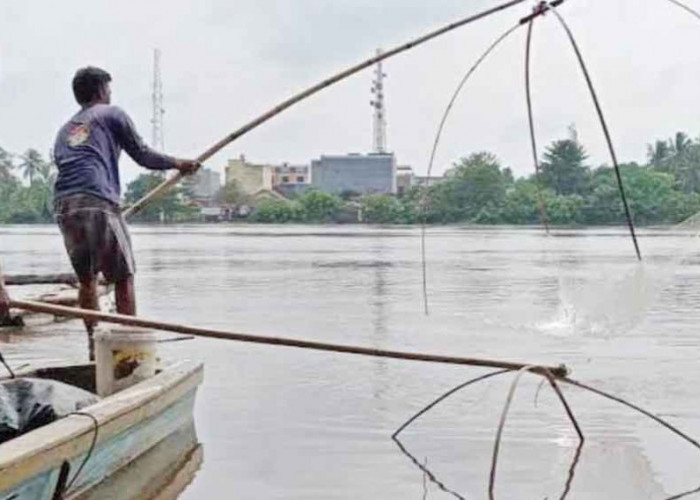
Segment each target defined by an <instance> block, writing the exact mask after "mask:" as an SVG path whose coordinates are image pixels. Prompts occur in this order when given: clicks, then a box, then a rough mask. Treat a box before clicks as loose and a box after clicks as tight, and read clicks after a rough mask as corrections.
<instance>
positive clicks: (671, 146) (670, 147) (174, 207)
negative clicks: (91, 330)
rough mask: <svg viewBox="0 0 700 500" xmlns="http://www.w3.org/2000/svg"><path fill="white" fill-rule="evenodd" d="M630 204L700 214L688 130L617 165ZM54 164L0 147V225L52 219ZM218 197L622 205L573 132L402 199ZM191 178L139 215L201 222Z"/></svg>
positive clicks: (610, 218) (346, 218)
mask: <svg viewBox="0 0 700 500" xmlns="http://www.w3.org/2000/svg"><path fill="white" fill-rule="evenodd" d="M620 172H621V176H622V180H623V184H624V187H625V192H626V195H627V200H628V202H629V205H630V209H631V212H632V215H633V218H634V221H635V222H636V223H637V224H674V223H678V222H680V221H682V220H684V219H685V218H687V217H689V216H690V215H693V214H695V213H697V212H699V211H700V139H697V140H693V139H691V138H690V137H689V136H688V135H687V134H685V133H683V132H678V133H676V134H675V135H674V136H673V137H671V138H669V139H664V140H656V141H655V142H654V143H652V144H649V145H648V147H647V161H646V163H645V164H643V165H640V164H637V163H634V162H631V163H623V164H621V165H620ZM55 176H56V169H55V166H54V165H53V163H52V162H51V161H50V160H46V159H44V158H43V157H42V156H41V154H40V153H38V152H37V151H36V150H33V149H30V150H28V151H27V152H25V153H24V154H22V155H12V154H10V153H8V152H7V151H5V150H3V149H2V148H0V223H28V222H48V221H50V220H51V218H52V198H51V197H52V190H53V189H52V186H53V182H54V180H55ZM162 179H163V177H162V174H158V173H147V174H142V175H140V176H139V177H137V178H136V179H135V180H134V181H132V182H131V183H129V184H128V185H127V189H126V192H125V195H124V203H125V204H129V203H133V202H135V201H136V200H138V199H139V198H140V197H141V196H143V195H144V194H146V193H147V192H149V191H150V190H151V189H152V188H153V187H155V186H156V185H157V184H159V183H160V182H161V181H162ZM217 201H218V202H220V203H223V204H227V205H231V206H236V205H241V204H251V205H253V206H252V211H251V212H250V214H249V215H248V216H247V220H250V221H252V222H261V223H287V222H296V223H325V222H357V221H358V220H359V221H361V222H366V223H381V224H415V223H419V222H421V221H423V220H425V221H426V222H427V223H430V224H451V223H475V224H538V223H541V222H542V221H543V219H546V220H547V221H548V223H550V224H554V225H572V224H586V225H599V224H621V223H623V222H624V215H623V206H622V203H621V200H620V193H619V190H618V186H617V180H616V175H615V171H614V169H613V168H611V166H609V165H601V166H598V167H595V168H593V167H591V166H590V165H589V164H588V154H587V153H586V150H585V147H584V146H583V145H582V144H581V143H580V142H579V141H578V139H577V138H576V136H575V134H572V136H571V137H569V138H566V139H561V140H556V141H554V142H552V143H551V144H550V145H549V146H548V147H547V148H546V149H545V152H544V154H543V155H542V158H541V161H540V168H539V175H536V174H532V175H529V176H525V177H521V178H515V177H514V175H513V172H512V170H511V169H510V168H508V167H507V166H504V165H503V164H502V162H501V161H500V160H499V159H498V157H497V156H496V155H494V154H492V153H489V152H477V153H472V154H470V155H468V156H466V157H463V158H461V159H459V160H458V161H456V162H455V163H454V165H453V166H452V168H451V169H449V170H448V171H447V172H446V174H445V176H444V178H442V179H438V180H436V181H435V182H433V183H432V185H429V186H415V187H412V188H410V189H408V190H407V191H405V192H404V193H402V194H401V195H399V196H394V195H381V194H376V195H365V196H358V195H354V194H353V193H344V194H343V195H342V196H336V195H332V194H329V193H324V192H320V191H315V190H311V191H307V192H305V193H304V194H301V195H299V196H297V197H296V198H294V199H291V200H277V199H265V200H261V201H258V202H256V203H255V204H252V203H251V202H250V201H249V200H248V199H247V197H246V196H245V195H244V194H243V193H242V191H241V190H240V189H239V187H238V186H237V185H236V183H235V182H232V183H230V184H228V185H226V186H224V187H223V188H222V189H221V191H220V193H219V194H218V196H217ZM197 213H198V210H197V208H196V207H194V206H193V204H192V203H191V201H190V199H189V196H188V189H187V185H185V186H183V187H179V188H177V189H174V190H172V191H170V192H169V193H167V194H166V195H165V196H163V197H162V198H160V199H158V200H157V201H156V202H154V203H153V204H151V205H149V206H147V207H146V209H145V210H144V211H143V212H142V213H140V214H139V219H140V220H142V221H172V222H184V221H191V220H196V219H197Z"/></svg>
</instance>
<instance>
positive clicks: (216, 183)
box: [183, 168, 221, 203]
mask: <svg viewBox="0 0 700 500" xmlns="http://www.w3.org/2000/svg"><path fill="white" fill-rule="evenodd" d="M183 185H184V187H185V190H186V192H187V194H188V195H189V197H190V198H191V199H193V200H195V201H198V202H201V203H209V202H211V201H212V200H213V199H214V197H215V196H216V193H218V192H219V189H220V188H221V174H220V173H219V172H214V171H213V170H211V169H209V168H202V169H200V170H199V171H198V172H197V173H195V174H194V175H192V176H189V177H186V178H185V180H184V182H183Z"/></svg>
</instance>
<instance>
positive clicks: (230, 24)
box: [0, 0, 700, 181]
mask: <svg viewBox="0 0 700 500" xmlns="http://www.w3.org/2000/svg"><path fill="white" fill-rule="evenodd" d="M501 1H502V0H460V1H457V0H422V1H417V0H372V1H370V0H235V1H231V0H168V1H148V2H145V1H132V0H121V1H118V2H115V1H113V0H67V1H62V2H57V1H55V0H23V1H21V2H20V1H10V0H0V146H2V147H3V148H5V149H8V150H10V151H13V152H21V151H23V150H25V149H27V148H30V147H33V148H37V149H39V150H40V151H42V152H48V150H49V149H50V148H51V146H52V143H53V138H54V135H55V132H56V130H57V129H58V128H59V127H60V125H62V123H63V122H64V121H65V120H66V119H68V118H69V117H70V116H71V115H72V114H73V113H74V112H75V110H76V105H75V103H74V101H73V97H72V94H71V91H70V80H71V78H72V76H73V73H74V72H75V70H76V69H77V68H78V67H80V66H85V65H88V64H91V65H98V66H101V67H103V68H105V69H106V70H108V71H109V72H110V73H111V74H112V76H113V79H114V81H113V85H112V92H113V93H112V97H113V102H114V103H115V104H118V105H120V106H121V107H123V108H124V109H125V110H126V111H127V112H128V113H129V114H131V116H132V117H133V119H134V121H135V122H136V125H137V127H138V128H139V129H140V131H141V134H142V135H143V136H144V137H145V138H147V139H148V138H150V135H151V134H150V109H151V108H150V106H151V104H150V98H151V97H150V95H151V82H152V57H153V49H154V48H155V47H158V48H159V49H160V50H161V51H162V63H161V64H162V76H163V81H164V84H163V86H164V99H165V108H166V114H165V145H166V151H167V152H169V153H172V154H175V155H179V156H185V157H195V156H197V155H198V154H200V153H202V152H203V151H204V150H205V149H207V148H208V147H209V146H210V145H211V144H213V143H215V142H216V141H218V140H219V139H221V138H222V137H223V136H225V135H227V134H228V133H229V132H231V131H232V130H234V129H236V128H238V127H239V126H241V125H242V124H244V123H245V122H247V121H248V120H250V119H252V118H254V117H256V116H257V115H259V114H261V113H262V112H264V111H266V110H267V109H269V108H271V107H272V106H274V105H275V104H277V103H279V102H280V101H282V100H284V99H286V98H287V97H289V96H290V95H291V94H293V93H295V92H297V91H299V90H302V89H304V88H305V87H307V86H309V85H311V84H314V83H316V82H317V81H319V80H321V79H323V78H326V77H328V76H330V75H331V74H332V73H334V72H336V71H338V70H340V69H343V68H345V67H347V66H349V65H352V64H355V63H357V62H360V61H361V60H363V59H366V58H368V57H370V56H371V55H372V54H373V53H374V51H375V49H376V48H377V47H383V48H384V49H389V48H391V47H393V46H395V45H397V44H400V43H403V42H406V41H408V40H409V39H412V38H414V37H416V36H418V35H420V34H422V33H424V32H427V31H429V30H432V29H434V28H436V27H437V26H439V25H441V24H444V23H449V22H452V21H455V20H457V19H459V18H461V17H464V16H466V15H469V14H470V13H474V12H477V11H479V10H482V9H484V8H487V7H490V6H494V5H496V4H498V3H500V2H501ZM686 1H687V2H688V4H689V5H691V6H693V7H696V8H698V9H700V0H686ZM535 3H536V2H534V1H533V2H530V3H524V4H522V5H520V6H518V7H515V8H514V9H511V10H509V11H506V12H504V13H500V14H497V15H495V16H493V17H491V18H489V19H488V20H485V21H481V22H479V23H477V24H473V25H470V26H467V27H465V28H462V29H460V30H459V31H456V32H453V33H451V34H448V35H445V36H443V37H442V38H440V39H438V40H435V41H432V42H429V43H428V44H426V45H423V46H422V47H420V48H417V49H415V50H412V51H410V52H408V53H405V54H403V55H400V56H398V57H395V58H393V59H391V60H389V61H387V62H386V66H385V71H386V73H387V74H388V79H387V81H386V89H387V90H386V94H387V97H386V104H387V115H388V131H387V132H388V133H387V136H388V146H389V149H390V150H392V151H394V152H395V154H396V156H397V158H398V161H399V163H400V164H409V165H411V166H413V167H414V169H415V170H416V171H417V172H418V173H424V172H425V169H426V167H427V161H428V157H429V152H430V148H431V145H432V141H433V139H434V135H435V129H436V126H437V124H438V122H439V119H440V116H441V114H442V112H443V110H444V107H445V105H446V103H447V101H448V100H449V97H450V95H451V93H452V91H453V89H454V88H455V86H456V84H457V83H458V82H459V80H460V79H461V77H462V75H463V74H464V72H465V70H466V69H467V68H468V67H469V66H470V65H471V64H472V63H473V62H474V60H475V59H476V58H477V57H478V56H479V55H480V54H481V52H483V50H484V49H485V48H486V47H487V46H488V45H489V44H490V43H491V42H492V41H493V40H494V39H495V38H496V37H497V36H499V35H500V34H501V33H502V32H504V31H505V30H506V29H508V28H509V27H510V26H512V25H514V24H515V23H516V22H517V20H518V19H519V18H520V17H521V16H523V15H525V14H526V13H527V12H528V11H529V10H530V8H531V6H532V5H534V4H535ZM560 12H561V14H562V15H563V16H564V17H565V18H566V19H567V21H568V22H569V24H570V26H571V27H572V29H573V31H574V34H575V35H576V36H577V38H578V41H579V44H580V45H581V49H582V52H583V55H584V57H585V59H586V61H587V62H588V65H589V69H590V71H591V74H592V77H593V81H594V83H595V85H596V87H597V89H598V93H599V96H600V98H601V101H602V104H603V108H604V111H605V113H606V116H607V118H608V122H609V125H610V129H611V132H612V136H613V139H614V142H615V145H616V149H617V152H618V157H619V158H620V160H622V161H632V160H635V161H643V160H644V158H645V152H646V144H647V143H648V142H651V141H653V140H654V139H655V138H659V137H668V136H671V135H672V134H673V133H674V132H675V131H676V130H684V131H686V132H688V133H689V134H690V135H691V136H693V137H696V136H697V135H698V133H699V132H700V126H699V125H700V124H699V123H698V122H699V115H700V90H699V87H698V82H699V80H700V78H699V77H700V51H698V49H697V48H698V47H699V46H700V21H698V20H697V19H695V18H693V17H691V16H690V15H688V14H687V13H686V12H684V11H682V10H681V9H679V8H678V7H677V6H675V5H673V4H672V3H670V2H669V1H668V0H567V2H566V3H565V4H564V5H563V6H562V7H561V8H560ZM524 47H525V30H524V29H522V30H519V31H518V32H516V33H515V34H514V35H513V36H512V37H510V38H509V39H508V40H507V41H506V42H504V44H503V45H501V47H500V48H499V49H497V51H496V52H494V53H493V54H492V56H491V57H490V58H489V59H488V60H487V61H486V62H485V63H484V64H483V65H482V67H481V69H480V70H479V72H478V73H477V74H476V75H475V76H474V78H473V79H472V80H471V81H470V83H469V84H468V86H467V87H466V88H465V90H464V91H463V93H462V95H461V98H460V100H459V101H458V102H457V104H456V107H455V109H454V112H453V114H452V116H451V119H450V120H449V122H448V124H447V128H446V130H445V133H444V139H443V142H442V146H441V149H440V150H439V153H438V156H437V160H436V166H435V169H436V172H442V171H444V170H445V169H446V168H448V167H449V166H450V164H451V163H452V162H453V161H454V160H456V159H457V158H459V157H460V156H464V155H467V154H469V153H470V152H474V151H480V150H490V151H492V152H494V153H496V154H497V155H498V156H499V157H500V158H501V160H502V161H503V163H504V164H505V165H506V166H510V167H511V168H513V170H514V171H515V172H516V173H517V174H519V175H525V174H529V173H530V172H531V171H532V170H533V166H532V161H531V159H530V158H531V156H530V149H529V137H528V135H527V116H526V108H525V94H524V85H523V82H524V76H523V74H524V73H523V72H524V69H523V68H524V63H523V59H524ZM532 73H533V94H534V104H535V118H536V127H537V133H538V142H539V144H540V146H541V147H543V146H545V145H546V144H548V143H549V142H550V141H552V140H554V139H557V138H564V137H566V136H567V126H568V125H569V124H571V123H575V124H576V126H577V128H578V131H579V138H580V140H581V141H582V142H583V143H584V145H585V146H586V148H587V149H588V151H589V153H590V160H589V161H590V164H591V165H592V166H596V165H598V164H601V163H604V162H608V161H609V160H608V156H607V153H606V149H605V144H604V142H603V136H602V133H601V131H600V128H599V125H598V123H597V121H596V119H595V118H596V117H595V110H594V108H593V106H592V104H591V100H590V97H589V96H588V94H587V89H586V87H585V84H584V80H583V78H582V75H581V73H580V70H579V68H578V66H577V63H576V59H575V56H574V54H573V52H572V50H571V47H570V45H569V42H568V40H567V39H566V37H565V34H564V32H563V30H562V29H561V27H560V26H559V25H558V23H557V20H556V18H555V17H554V16H553V15H551V14H550V15H548V16H546V17H545V18H542V19H540V20H538V21H537V23H536V26H535V31H534V38H533V61H532ZM371 79H372V74H371V71H370V70H365V71H364V72H362V73H359V74H357V75H356V76H354V77H352V78H350V79H349V80H347V81H345V82H343V83H341V84H339V85H336V86H335V87H332V88H330V89H327V90H325V91H323V92H322V93H321V94H318V95H316V96H315V97H312V98H311V99H309V100H307V101H306V102H305V103H303V104H301V105H299V106H296V107H294V108H292V109H290V110H288V111H286V112H285V113H284V114H283V115H281V116H280V117H278V118H276V119H274V120H273V121H271V122H268V123H267V124H265V125H263V126H262V127H260V128H258V129H257V130H255V131H253V132H252V133H250V134H249V135H247V136H246V137H244V138H242V139H241V140H239V141H238V142H235V143H234V144H232V145H230V146H229V147H227V148H226V149H225V150H224V151H222V152H221V153H219V154H218V155H217V156H215V157H214V158H213V159H211V160H210V161H209V162H208V164H207V166H208V167H211V168H213V169H215V170H218V171H223V167H224V165H225V164H226V161H227V159H228V158H231V157H234V156H238V155H239V154H241V153H243V154H245V155H246V156H247V157H248V158H250V159H252V160H254V161H259V162H282V161H289V162H294V163H308V162H309V161H310V160H311V159H312V158H315V157H318V156H319V155H321V154H337V153H347V152H368V151H369V150H370V148H371V144H372V109H371V108H370V106H369V101H370V98H371V96H370V92H369V89H370V85H371ZM122 166H123V170H124V179H123V180H124V181H128V180H130V179H133V177H134V176H135V175H136V174H137V173H138V172H139V169H138V168H137V167H136V166H135V165H133V164H132V163H130V162H128V161H124V160H123V161H122Z"/></svg>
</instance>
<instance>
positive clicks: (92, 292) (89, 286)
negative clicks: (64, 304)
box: [78, 276, 100, 361]
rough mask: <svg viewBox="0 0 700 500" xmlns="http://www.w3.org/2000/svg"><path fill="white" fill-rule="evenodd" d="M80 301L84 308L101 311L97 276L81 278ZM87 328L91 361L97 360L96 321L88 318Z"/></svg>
mask: <svg viewBox="0 0 700 500" xmlns="http://www.w3.org/2000/svg"><path fill="white" fill-rule="evenodd" d="M78 301H79V302H80V307H81V308H83V309H93V310H95V311H99V309H100V303H99V299H98V298H97V277H96V276H93V277H92V278H83V279H81V280H80V290H79V292H78ZM84 322H85V329H86V330H87V334H88V352H89V354H90V361H94V360H95V340H94V339H93V334H94V332H95V325H96V324H97V322H96V321H93V320H89V319H86V320H84Z"/></svg>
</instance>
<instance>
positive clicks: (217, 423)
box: [0, 225, 700, 500]
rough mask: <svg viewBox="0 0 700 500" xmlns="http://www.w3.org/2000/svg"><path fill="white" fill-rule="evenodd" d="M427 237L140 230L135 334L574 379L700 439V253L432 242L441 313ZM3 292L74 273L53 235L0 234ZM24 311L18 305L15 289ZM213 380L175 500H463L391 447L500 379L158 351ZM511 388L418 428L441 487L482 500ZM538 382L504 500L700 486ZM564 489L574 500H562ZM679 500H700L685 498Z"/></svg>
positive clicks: (18, 346) (136, 231) (597, 236)
mask: <svg viewBox="0 0 700 500" xmlns="http://www.w3.org/2000/svg"><path fill="white" fill-rule="evenodd" d="M418 238H419V231H418V230H417V229H414V228H370V227H342V226H340V227H339V226H334V227H314V226H303V227H302V226H283V227H279V226H224V225H222V226H167V227H146V226H136V227H134V228H133V240H134V246H135V251H136V259H137V265H138V274H137V295H138V302H139V309H140V311H139V312H140V315H142V316H144V317H148V318H154V319H163V320H166V321H171V322H181V323H186V324H190V325H199V326H204V327H212V328H219V329H227V330H232V331H238V332H251V333H260V334H267V335H275V336H290V337H298V338H304V339H310V340H317V341H324V342H336V343H342V344H356V345H361V346H367V347H376V348H383V349H395V350H407V351H423V352H430V353H439V354H447V355H461V356H470V357H476V356H480V357H488V358H503V359H509V360H515V361H526V362H537V363H547V364H558V363H566V364H567V365H569V366H570V367H571V369H572V370H573V374H572V375H573V377H575V378H577V379H579V380H582V381H584V382H586V383H589V384H592V385H594V386H597V387H599V388H601V389H604V390H608V391H611V392H613V393H615V394H617V395H620V396H622V397H624V398H627V399H629V400H631V401H633V402H635V403H637V404H640V405H642V406H644V407H646V408H648V409H650V410H651V411H653V412H655V413H657V414H659V415H660V416H662V417H664V418H666V419H668V420H669V421H670V422H671V423H673V424H674V425H676V426H678V427H679V428H680V429H681V430H683V431H685V432H686V433H688V434H689V435H691V436H693V437H695V438H699V437H700V383H699V380H700V243H698V242H697V241H696V240H695V239H694V238H691V237H690V235H688V234H681V233H674V232H673V231H670V230H665V229H647V230H643V231H641V235H640V243H641V248H642V252H643V253H644V255H645V257H646V263H645V264H644V266H642V267H640V266H638V265H637V264H636V263H635V258H634V253H633V247H632V244H631V242H630V241H629V239H628V236H627V234H626V232H625V231H624V230H623V229H616V228H615V229H585V230H557V231H554V233H553V234H552V235H551V236H549V237H548V236H546V235H545V234H544V232H543V231H542V230H540V229H514V228H478V229H475V228H460V227H448V228H437V229H432V230H430V231H429V233H428V252H427V257H428V273H429V274H428V285H429V294H430V295H429V298H430V315H429V316H425V315H424V314H423V309H422V295H421V290H422V285H421V283H422V282H421V266H420V245H419V239H418ZM0 258H1V259H2V262H3V267H4V268H5V269H6V272H8V273H30V272H31V273H49V272H51V273H54V272H59V271H69V265H68V261H67V259H66V257H65V255H64V250H63V248H62V243H61V240H60V237H59V235H58V232H57V231H56V229H55V228H54V227H52V226H31V227H29V226H9V227H8V226H5V227H0ZM14 292H15V293H19V292H16V291H14ZM2 340H3V341H4V342H3V343H2V344H1V345H0V346H1V348H2V350H3V352H4V353H5V354H6V356H7V357H9V359H10V362H11V363H14V364H21V363H23V362H26V361H28V360H33V359H46V358H50V359H54V358H81V359H82V358H84V357H85V345H84V336H83V333H82V331H81V330H80V328H79V327H78V326H76V324H75V323H64V324H60V325H56V327H55V329H52V330H51V331H43V332H42V333H41V334H40V335H38V334H23V335H12V336H4V337H3V338H2ZM162 346H163V348H162V349H163V351H164V352H163V354H164V356H165V357H170V358H176V357H188V358H193V359H197V360H202V361H204V363H205V382H204V385H203V386H202V387H201V389H200V392H199V395H198V400H197V407H196V424H197V431H198V436H199V439H200V440H201V441H202V442H203V443H204V464H203V466H202V469H201V470H200V471H199V473H198V474H197V476H196V478H195V479H194V481H193V483H192V484H191V485H190V486H189V487H188V489H187V490H186V491H185V492H184V493H183V494H182V496H181V498H183V499H186V500H190V499H305V500H309V499H311V500H316V499H318V500H320V499H323V500H327V499H359V498H362V499H365V498H367V499H401V500H403V499H416V500H420V499H423V498H433V499H441V498H454V496H453V495H451V494H450V493H447V492H444V491H442V490H441V489H440V487H439V486H438V485H436V484H435V483H433V482H431V481H429V480H428V479H427V478H426V477H425V475H424V474H423V473H422V472H421V471H420V469H418V468H417V467H416V465H415V464H414V463H413V462H412V461H411V460H410V459H409V458H408V457H407V456H406V455H404V454H403V453H402V452H401V451H400V450H399V448H398V447H397V446H396V444H395V443H394V442H393V441H392V440H391V438H390V436H391V434H392V433H393V431H394V430H396V429H397V428H398V427H399V426H400V425H401V424H402V423H403V422H404V421H405V420H406V419H408V418H409V417H410V416H411V415H413V414H414V413H415V412H417V411H418V410H420V409H421V408H422V407H423V406H425V405H427V404H428V403H429V402H430V401H431V400H432V399H434V398H436V397H437V396H439V395H440V394H442V393H443V392H445V391H447V390H448V389H450V388H452V387H454V386H456V385H458V384H460V383H462V382H464V381H466V380H468V379H470V378H472V377H475V376H478V375H480V374H484V373H486V372H487V370H484V369H478V368H462V367H451V366H440V365H430V364H424V363H414V362H407V361H391V360H385V359H371V358H362V357H352V356H348V355H343V354H329V353H319V352H307V351H301V350H297V349H292V348H283V347H267V346H258V345H245V344H238V343H234V342H225V341H219V340H208V339H200V340H192V341H187V342H176V343H170V344H162ZM512 379H513V375H512V374H508V375H504V376H501V377H498V378H494V379H490V381H487V382H484V383H482V384H479V385H476V386H473V387H470V388H468V389H466V390H464V391H462V392H458V393H457V394H455V395H454V396H452V397H451V398H449V399H447V400H445V401H444V402H442V403H441V404H440V405H438V406H436V407H435V408H434V409H433V410H432V411H431V412H429V413H427V414H426V415H424V416H423V417H422V418H421V419H419V420H417V421H416V422H415V423H414V424H413V425H412V426H411V427H409V428H408V429H406V430H405V431H404V433H403V434H402V436H401V438H402V441H403V444H404V446H405V448H406V449H407V450H408V451H409V452H410V453H411V454H413V456H414V457H415V459H416V460H417V461H418V462H420V463H421V464H426V465H427V467H428V468H429V469H430V470H431V471H432V473H433V474H434V475H435V476H436V477H437V478H438V480H439V481H440V482H441V483H442V484H443V486H444V487H445V488H447V489H449V490H452V491H454V492H456V493H457V494H459V495H460V496H462V497H464V498H468V499H485V498H488V493H487V485H488V475H489V468H490V460H491V452H492V447H493V440H494V436H495V433H496V428H497V423H498V419H499V416H500V412H501V410H502V408H503V404H504V401H505V398H506V393H507V390H508V387H509V385H510V383H511V381H512ZM539 383H540V379H538V378H537V377H535V376H529V375H526V376H525V377H524V378H523V381H522V384H521V385H520V386H519V389H518V392H517V393H516V397H515V400H514V403H513V407H512V409H511V413H510V414H509V419H508V422H507V424H506V428H505V433H504V441H503V444H502V447H501V458H500V461H499V466H498V476H497V485H496V490H495V491H496V498H498V499H538V500H541V499H545V498H547V499H559V498H562V497H563V496H565V498H569V499H583V500H589V499H617V500H624V499H630V500H632V499H635V500H637V499H659V500H661V499H664V498H669V497H672V496H674V495H678V494H680V493H683V492H685V491H691V490H694V489H696V488H698V487H700V450H697V449H695V448H693V447H692V446H690V445H689V444H688V443H686V442H683V441H682V440H680V439H679V438H678V437H676V436H675V435H673V434H671V433H670V432H668V430H666V429H664V428H661V427H659V426H658V425H656V424H654V423H653V422H651V421H649V420H646V419H645V418H644V417H642V416H640V415H638V414H635V413H633V412H631V411H629V410H628V409H625V408H623V407H622V406H619V405H615V404H614V403H611V402H609V401H606V400H603V399H601V398H598V397H595V396H593V395H591V394H588V393H584V392H582V391H580V390H579V389H575V388H572V387H564V391H565V394H566V396H567V397H568V399H569V401H570V403H571V405H572V407H573V410H574V412H575V414H576V416H577V417H578V419H579V422H580V424H581V426H582V428H583V431H584V433H585V435H586V438H587V441H586V443H585V445H584V447H583V449H582V452H581V457H580V460H579V462H578V463H577V464H576V467H575V468H574V470H573V472H574V473H573V477H571V472H570V470H571V465H572V459H573V458H574V455H575V452H576V445H577V440H576V435H575V433H574V430H573V429H572V427H571V425H570V423H569V422H568V420H567V419H566V416H565V415H564V413H563V411H562V409H561V406H560V405H559V403H558V401H557V400H556V398H555V396H554V395H553V393H552V391H551V390H550V389H549V388H548V387H543V388H542V389H541V390H540V391H539V395H538V396H537V397H536V394H537V390H538V386H539ZM567 481H568V482H570V488H569V489H568V492H567V491H566V490H567V489H566V484H567ZM685 498H700V495H699V494H690V495H688V496H687V497H685Z"/></svg>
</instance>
